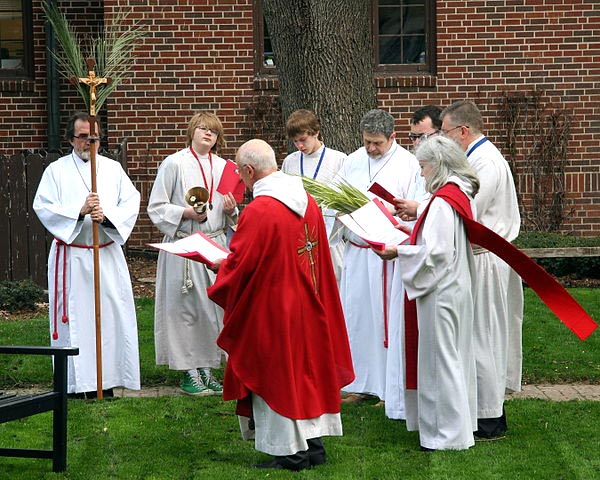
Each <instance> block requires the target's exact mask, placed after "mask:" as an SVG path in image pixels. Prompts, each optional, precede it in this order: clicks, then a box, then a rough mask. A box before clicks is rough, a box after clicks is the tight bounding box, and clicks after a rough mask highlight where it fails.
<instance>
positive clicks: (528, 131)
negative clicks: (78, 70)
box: [0, 0, 600, 247]
mask: <svg viewBox="0 0 600 480" xmlns="http://www.w3.org/2000/svg"><path fill="white" fill-rule="evenodd" d="M370 1H371V3H372V7H373V8H372V16H373V22H372V24H373V40H374V45H375V48H374V52H373V59H374V61H373V63H374V65H375V67H374V72H373V76H374V80H375V83H376V85H377V90H378V101H379V105H380V107H382V108H385V109H388V110H389V111H390V112H391V113H392V114H393V115H394V116H395V118H396V119H397V132H398V137H399V138H400V141H401V143H402V144H403V145H404V146H406V147H407V146H408V145H409V142H408V140H407V139H406V135H404V133H407V132H408V121H409V118H410V114H411V112H412V111H413V110H415V109H416V108H418V107H421V106H423V105H425V104H429V103H435V104H438V105H441V106H445V105H448V104H449V103H450V102H452V101H454V100H458V99H462V98H469V99H471V100H473V101H475V102H476V103H477V104H478V105H479V106H480V108H481V109H482V111H483V113H484V117H485V122H486V133H487V134H488V136H489V137H490V138H491V140H492V141H494V142H495V143H496V144H497V145H498V147H500V148H501V150H503V152H504V154H505V155H506V156H507V158H508V159H509V160H510V161H511V164H512V167H513V170H514V171H515V172H516V178H517V184H518V190H519V194H520V196H521V200H522V204H523V205H524V206H525V210H524V213H525V215H524V223H525V225H524V226H525V227H526V228H530V229H531V228H535V226H536V218H535V215H536V214H535V209H536V208H537V211H538V214H537V215H540V213H539V212H540V211H541V212H542V213H544V212H545V214H546V215H547V214H548V212H551V213H552V212H557V213H556V214H558V215H560V214H561V212H562V213H564V214H565V218H564V222H563V223H562V225H561V228H560V231H562V232H563V233H571V234H574V235H581V236H596V235H600V98H599V97H598V94H599V93H600V62H599V61H598V60H599V59H600V10H599V9H598V3H597V1H595V0H506V1H500V0H477V1H470V2H464V1H458V0H448V1H444V2H435V1H434V0H422V1H420V2H417V1H411V2H406V1H404V2H401V1H400V0H398V1H397V2H390V1H377V0H370ZM49 3H55V4H57V5H58V7H59V8H60V9H61V11H63V12H64V13H65V14H67V17H68V19H69V21H70V22H71V24H72V25H74V26H75V28H77V29H78V30H79V31H85V32H90V31H91V32H92V33H93V32H94V31H96V32H97V31H98V29H100V28H102V25H103V22H104V21H106V20H107V19H109V18H110V17H111V16H112V15H114V14H115V12H116V11H117V9H118V8H120V7H122V8H125V9H131V10H132V17H133V18H136V19H139V20H140V21H141V22H142V23H143V24H145V25H148V26H149V30H150V32H149V35H148V36H147V37H146V38H145V40H144V42H143V45H142V46H141V48H139V49H138V50H137V52H136V56H137V59H136V62H135V69H134V72H133V76H132V78H131V79H130V80H128V81H126V82H125V83H124V84H122V85H121V86H120V87H119V88H118V89H117V90H116V91H115V93H114V94H113V95H112V96H111V98H110V99H109V100H108V102H107V104H106V106H105V107H103V112H102V114H101V117H100V119H101V121H102V123H103V125H104V126H105V130H106V131H107V142H108V145H107V146H108V147H109V148H114V147H115V146H116V145H117V144H118V143H120V142H121V141H122V139H123V138H127V139H128V168H129V174H130V176H131V178H132V180H133V181H134V183H135V184H136V185H137V187H138V188H139V190H140V191H141V193H142V202H143V203H142V212H143V213H142V214H141V215H140V220H139V222H138V226H136V229H135V231H134V234H133V236H132V239H131V241H130V245H131V246H133V247H136V246H138V247H139V246H143V245H144V243H145V242H149V241H154V240H157V238H158V232H157V230H156V229H154V228H153V226H152V225H151V224H150V222H149V219H148V217H147V215H146V214H145V204H146V203H145V202H146V200H147V198H148V195H149V192H150V188H151V185H152V181H153V178H154V176H155V173H156V169H157V167H158V165H159V164H160V162H161V161H162V159H163V158H164V157H165V156H167V155H168V154H170V153H172V152H174V151H176V150H178V149H180V148H182V147H183V145H184V141H185V136H184V135H185V128H186V125H187V121H188V120H189V118H190V117H191V116H192V115H193V113H195V112H196V111H197V110H200V109H209V110H212V111H214V112H216V113H217V114H218V115H219V117H220V118H221V119H222V120H223V122H224V125H225V129H226V133H227V143H228V146H227V149H226V150H225V151H224V152H220V153H221V154H223V156H225V157H233V155H234V152H235V149H236V147H237V146H239V145H240V144H241V143H243V142H244V141H245V140H247V139H248V138H250V137H253V136H257V135H258V136H262V137H263V138H265V139H267V140H268V141H270V142H271V143H272V144H274V146H275V147H276V148H277V150H278V151H279V152H280V156H281V158H283V155H284V154H285V149H286V148H287V145H286V143H285V141H284V139H283V136H282V134H283V132H282V130H283V120H282V118H281V115H280V113H279V109H278V108H279V107H278V102H277V95H278V80H277V74H276V71H275V69H274V67H272V58H271V56H270V54H269V38H268V33H266V34H265V31H264V30H263V24H262V11H261V5H260V2H258V4H257V2H255V1H253V0H191V1H190V0H104V1H103V0H91V1H77V0H69V1H67V0H54V1H49ZM403 3H405V4H407V5H403V6H402V5H401V4H403ZM390 4H398V5H400V7H398V6H394V5H390ZM11 8H12V10H11ZM15 19H18V20H19V21H22V23H15ZM2 25H4V27H5V28H0V52H2V58H1V60H0V62H1V63H0V154H3V155H11V154H13V153H15V152H18V151H20V150H24V149H27V150H34V151H37V150H48V149H53V148H56V146H57V144H58V143H59V140H58V135H62V132H63V131H64V125H65V123H66V118H67V117H68V116H69V114H70V113H72V112H73V111H74V110H77V109H81V108H82V103H81V101H80V100H79V98H78V97H77V96H76V94H75V93H74V92H75V91H74V89H73V87H72V86H70V85H69V84H68V82H66V81H64V80H63V79H62V78H58V76H57V74H55V73H54V74H50V75H49V74H48V71H49V65H50V64H49V59H48V55H47V51H46V45H48V42H49V41H51V40H49V39H48V38H47V29H46V22H45V19H44V15H43V11H42V8H41V1H40V0H23V1H21V0H15V1H12V0H6V1H4V2H1V3H0V26H2ZM11 25H12V30H15V28H16V27H15V25H17V27H19V28H20V25H23V27H22V32H23V35H22V36H21V38H19V32H18V31H11V29H10V28H9V27H11ZM17 30H18V28H17ZM7 32H8V33H7ZM265 37H266V38H265ZM15 57H16V60H15ZM358 135H359V134H358V132H357V137H358ZM62 146H63V147H66V146H67V145H65V144H64V142H63V144H62ZM334 147H335V146H334ZM565 152H566V153H565ZM563 172H564V174H563ZM551 186H553V187H552V188H557V189H559V190H560V189H561V188H564V191H565V192H566V195H565V197H564V198H563V197H561V196H560V195H557V196H555V198H554V200H553V199H552V198H548V197H544V195H547V194H548V192H549V191H551V188H550V187H551ZM553 201H554V207H552V208H554V210H551V209H550V207H548V205H549V203H548V202H553ZM544 202H546V203H544ZM556 202H558V205H557V204H556ZM532 212H533V213H532ZM553 214H554V213H553Z"/></svg>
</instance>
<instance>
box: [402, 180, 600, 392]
mask: <svg viewBox="0 0 600 480" xmlns="http://www.w3.org/2000/svg"><path fill="white" fill-rule="evenodd" d="M434 197H440V198H442V199H444V200H445V201H446V202H448V204H449V205H450V206H451V207H452V208H454V210H455V211H456V213H458V214H459V215H460V216H461V218H462V220H463V222H464V223H465V227H466V228H467V235H468V237H469V240H470V241H471V243H474V244H476V245H479V246H481V247H483V248H487V249H488V250H489V251H490V252H492V253H494V254H495V255H497V256H498V257H500V258H501V259H502V260H504V261H505V262H506V263H507V264H508V265H510V267H511V268H512V269H513V270H514V271H515V272H517V273H518V274H519V275H520V277H521V278H522V279H523V280H524V281H525V282H526V283H527V284H528V285H529V286H530V287H531V289H532V290H534V291H535V293H537V295H538V296H539V297H540V299H541V300H542V301H543V302H544V303H545V304H546V305H547V306H548V308H550V310H552V311H553V312H554V313H555V314H556V316H557V317H558V318H559V319H560V320H561V321H562V322H563V323H564V324H565V325H566V326H567V327H569V329H571V331H572V332H573V333H575V335H577V336H578V337H579V339H581V340H585V339H586V338H587V337H588V336H589V335H591V334H592V332H593V331H594V330H595V329H596V327H597V326H598V325H597V324H596V322H594V320H593V319H592V318H591V317H590V316H589V315H588V314H587V312H586V311H585V310H584V309H583V307H582V306H581V305H579V303H577V301H576V300H575V299H574V298H573V297H572V296H571V295H570V294H569V292H567V291H566V290H565V289H564V288H563V287H562V286H561V285H560V283H558V282H557V281H556V279H555V278H554V277H552V275H550V274H549V273H548V272H546V270H544V269H543V268H542V267H540V266H539V265H538V264H537V263H535V262H534V261H533V260H532V259H531V258H529V257H528V256H527V255H525V254H524V253H523V252H522V251H521V250H519V249H518V248H516V247H515V246H513V245H512V244H511V243H510V242H508V241H506V240H505V239H504V238H502V237H501V236H500V235H498V234H497V233H495V232H493V231H492V230H490V229H489V228H487V227H484V226H483V225H482V224H481V223H479V222H476V221H475V220H473V213H472V212H471V204H470V202H469V199H468V197H467V196H466V195H465V194H464V193H463V192H462V191H461V189H460V188H459V187H458V186H457V185H455V184H453V183H447V184H446V185H444V186H443V187H441V188H440V189H439V190H438V191H437V192H435V193H434V194H433V195H432V197H431V200H433V198H434ZM429 205H431V201H430V202H429ZM429 205H428V206H427V207H426V208H425V210H424V211H423V213H422V214H421V216H420V217H419V219H418V220H417V222H416V223H415V226H414V228H413V232H412V234H411V236H410V239H409V242H410V244H411V245H415V244H416V240H417V234H418V232H419V229H420V228H421V225H422V224H423V221H424V220H425V217H426V216H427V211H428V210H429ZM404 306H405V308H404V321H405V332H406V333H405V352H406V388H407V389H410V390H415V389H416V388H417V345H418V337H419V334H418V326H417V308H416V303H415V301H414V300H408V298H406V297H405V302H404Z"/></svg>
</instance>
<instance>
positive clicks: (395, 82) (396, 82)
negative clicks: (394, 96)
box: [253, 73, 437, 91]
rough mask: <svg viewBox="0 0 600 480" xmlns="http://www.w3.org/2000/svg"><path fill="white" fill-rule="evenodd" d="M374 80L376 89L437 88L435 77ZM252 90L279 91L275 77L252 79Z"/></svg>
mask: <svg viewBox="0 0 600 480" xmlns="http://www.w3.org/2000/svg"><path fill="white" fill-rule="evenodd" d="M374 78H375V86H376V87H377V88H410V87H425V88H434V87H436V86H437V77H436V76H435V75H418V74H414V75H398V74H392V73H377V74H375V76H374ZM253 88H254V90H258V91H267V90H279V78H277V75H259V76H256V77H254V82H253Z"/></svg>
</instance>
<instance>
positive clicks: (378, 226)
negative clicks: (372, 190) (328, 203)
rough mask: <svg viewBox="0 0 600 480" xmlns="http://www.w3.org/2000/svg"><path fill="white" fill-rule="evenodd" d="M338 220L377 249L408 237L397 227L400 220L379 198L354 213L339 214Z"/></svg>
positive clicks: (398, 242) (396, 243)
mask: <svg viewBox="0 0 600 480" xmlns="http://www.w3.org/2000/svg"><path fill="white" fill-rule="evenodd" d="M338 220H339V221H340V222H342V223H343V224H344V225H345V226H346V227H348V229H350V230H351V231H352V232H354V233H355V234H356V235H358V236H359V237H360V238H362V239H363V240H364V241H365V242H367V243H368V244H369V245H371V246H372V247H373V248H375V249H377V250H383V249H384V248H385V246H386V245H387V244H392V245H398V244H400V243H402V242H403V241H404V240H406V239H407V238H408V235H407V234H406V233H404V232H403V231H402V230H398V229H397V228H395V225H398V221H397V220H396V219H395V218H394V217H393V216H392V214H391V213H390V212H388V210H387V208H385V205H384V204H383V203H382V202H381V200H379V199H378V198H374V199H373V200H371V201H370V202H369V203H367V204H366V205H364V206H362V207H360V208H359V209H358V210H355V211H354V212H352V213H348V214H346V215H341V216H339V217H338Z"/></svg>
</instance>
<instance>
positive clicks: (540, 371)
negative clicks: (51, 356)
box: [0, 288, 600, 389]
mask: <svg viewBox="0 0 600 480" xmlns="http://www.w3.org/2000/svg"><path fill="white" fill-rule="evenodd" d="M570 292H571V293H572V295H573V296H574V297H575V298H576V299H577V300H578V301H579V302H580V303H581V304H582V305H583V306H584V308H585V309H586V310H587V311H588V313H590V315H592V317H593V318H594V319H595V320H596V321H599V320H600V290H598V289H593V288H574V289H570ZM136 308H137V319H138V334H139V345H140V365H141V376H142V385H143V386H155V385H177V384H178V383H179V381H180V374H179V372H173V371H170V370H169V369H168V368H167V367H164V366H161V367H157V366H156V365H155V362H154V325H153V318H154V300H153V299H151V298H142V299H138V300H136ZM49 338H50V337H49V330H48V318H47V317H39V318H33V319H28V320H18V321H0V342H1V343H2V344H3V345H48V344H49V343H50V339H49ZM523 354H524V361H523V381H524V382H525V383H572V382H588V383H600V330H598V331H596V332H594V333H593V334H592V335H591V336H590V337H589V338H588V339H587V340H585V341H584V342H582V341H581V340H579V339H578V338H577V337H576V336H575V335H574V334H573V333H571V331H570V330H569V329H568V328H567V327H565V326H564V325H563V324H562V323H561V322H560V321H559V320H558V319H557V318H556V317H555V316H554V314H553V313H552V312H551V311H550V310H548V308H547V307H546V306H545V305H544V304H543V303H542V302H541V301H540V299H539V298H538V297H537V296H536V295H535V293H534V292H533V291H532V290H531V289H525V314H524V320H523ZM50 379H51V365H50V362H49V360H48V359H47V358H43V357H25V356H18V357H9V356H0V389H1V388H11V387H26V386H31V385H32V384H40V385H49V382H50Z"/></svg>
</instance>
